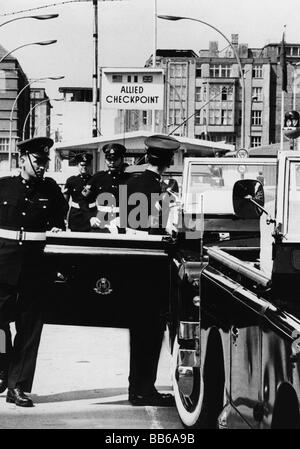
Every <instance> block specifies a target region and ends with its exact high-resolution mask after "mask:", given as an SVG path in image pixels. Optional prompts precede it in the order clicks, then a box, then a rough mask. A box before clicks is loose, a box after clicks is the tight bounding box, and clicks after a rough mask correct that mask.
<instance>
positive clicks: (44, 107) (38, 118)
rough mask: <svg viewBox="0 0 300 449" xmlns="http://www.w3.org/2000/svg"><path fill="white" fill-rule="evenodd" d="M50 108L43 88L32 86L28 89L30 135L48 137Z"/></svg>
mask: <svg viewBox="0 0 300 449" xmlns="http://www.w3.org/2000/svg"><path fill="white" fill-rule="evenodd" d="M51 109H52V106H51V103H50V99H49V97H48V95H47V94H46V90H45V88H43V87H34V88H33V87H32V88H31V89H30V114H29V116H28V117H27V120H29V125H30V130H29V135H30V137H37V136H47V137H50V132H51V130H50V126H51ZM23 129H24V127H23Z"/></svg>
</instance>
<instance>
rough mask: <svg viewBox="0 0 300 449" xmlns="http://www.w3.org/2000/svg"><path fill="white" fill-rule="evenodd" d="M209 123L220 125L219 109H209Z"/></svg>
mask: <svg viewBox="0 0 300 449" xmlns="http://www.w3.org/2000/svg"><path fill="white" fill-rule="evenodd" d="M209 124H210V125H220V124H221V119H220V109H210V110H209Z"/></svg>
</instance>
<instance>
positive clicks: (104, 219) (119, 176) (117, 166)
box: [83, 142, 130, 230]
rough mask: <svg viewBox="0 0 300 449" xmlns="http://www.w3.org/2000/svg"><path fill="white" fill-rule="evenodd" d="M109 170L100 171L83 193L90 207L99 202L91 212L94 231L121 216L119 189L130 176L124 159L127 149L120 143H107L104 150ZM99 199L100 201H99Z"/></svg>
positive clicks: (91, 224)
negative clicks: (126, 170) (126, 171)
mask: <svg viewBox="0 0 300 449" xmlns="http://www.w3.org/2000/svg"><path fill="white" fill-rule="evenodd" d="M102 150H103V152H104V154H105V162H106V165H107V170H103V171H99V172H97V173H95V174H94V176H93V177H92V178H91V179H90V180H89V182H88V184H87V186H86V187H85V189H84V191H83V195H84V196H85V198H86V199H87V200H88V203H89V207H90V206H91V205H92V206H94V204H95V203H96V202H97V204H96V205H95V207H94V208H93V209H91V212H90V226H91V228H92V229H93V230H100V229H101V228H102V229H103V228H104V226H105V225H107V224H110V223H111V222H112V221H115V222H116V220H117V223H118V218H119V214H120V208H119V187H120V186H122V185H125V184H126V183H127V180H128V179H129V176H130V175H129V174H128V173H125V167H126V166H127V164H124V157H125V153H126V148H125V147H124V145H121V144H119V143H115V142H111V143H107V144H106V145H104V146H103V148H102ZM97 198H98V199H97Z"/></svg>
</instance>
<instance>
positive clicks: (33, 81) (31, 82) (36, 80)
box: [8, 75, 64, 170]
mask: <svg viewBox="0 0 300 449" xmlns="http://www.w3.org/2000/svg"><path fill="white" fill-rule="evenodd" d="M63 78H64V76H63V75H62V76H47V77H43V78H37V79H34V80H31V81H29V83H27V84H25V86H24V87H23V88H22V89H21V90H20V92H19V93H18V95H17V96H16V98H15V100H14V102H13V105H12V108H11V111H10V117H9V151H8V166H9V170H11V156H12V121H13V112H14V109H15V106H16V103H17V101H18V99H19V97H20V95H21V94H22V92H24V90H25V89H26V88H27V87H28V86H31V84H33V83H36V82H38V81H44V80H52V81H57V80H61V79H63Z"/></svg>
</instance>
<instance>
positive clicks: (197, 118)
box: [195, 109, 201, 126]
mask: <svg viewBox="0 0 300 449" xmlns="http://www.w3.org/2000/svg"><path fill="white" fill-rule="evenodd" d="M198 125H201V111H200V109H196V110H195V126H198Z"/></svg>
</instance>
